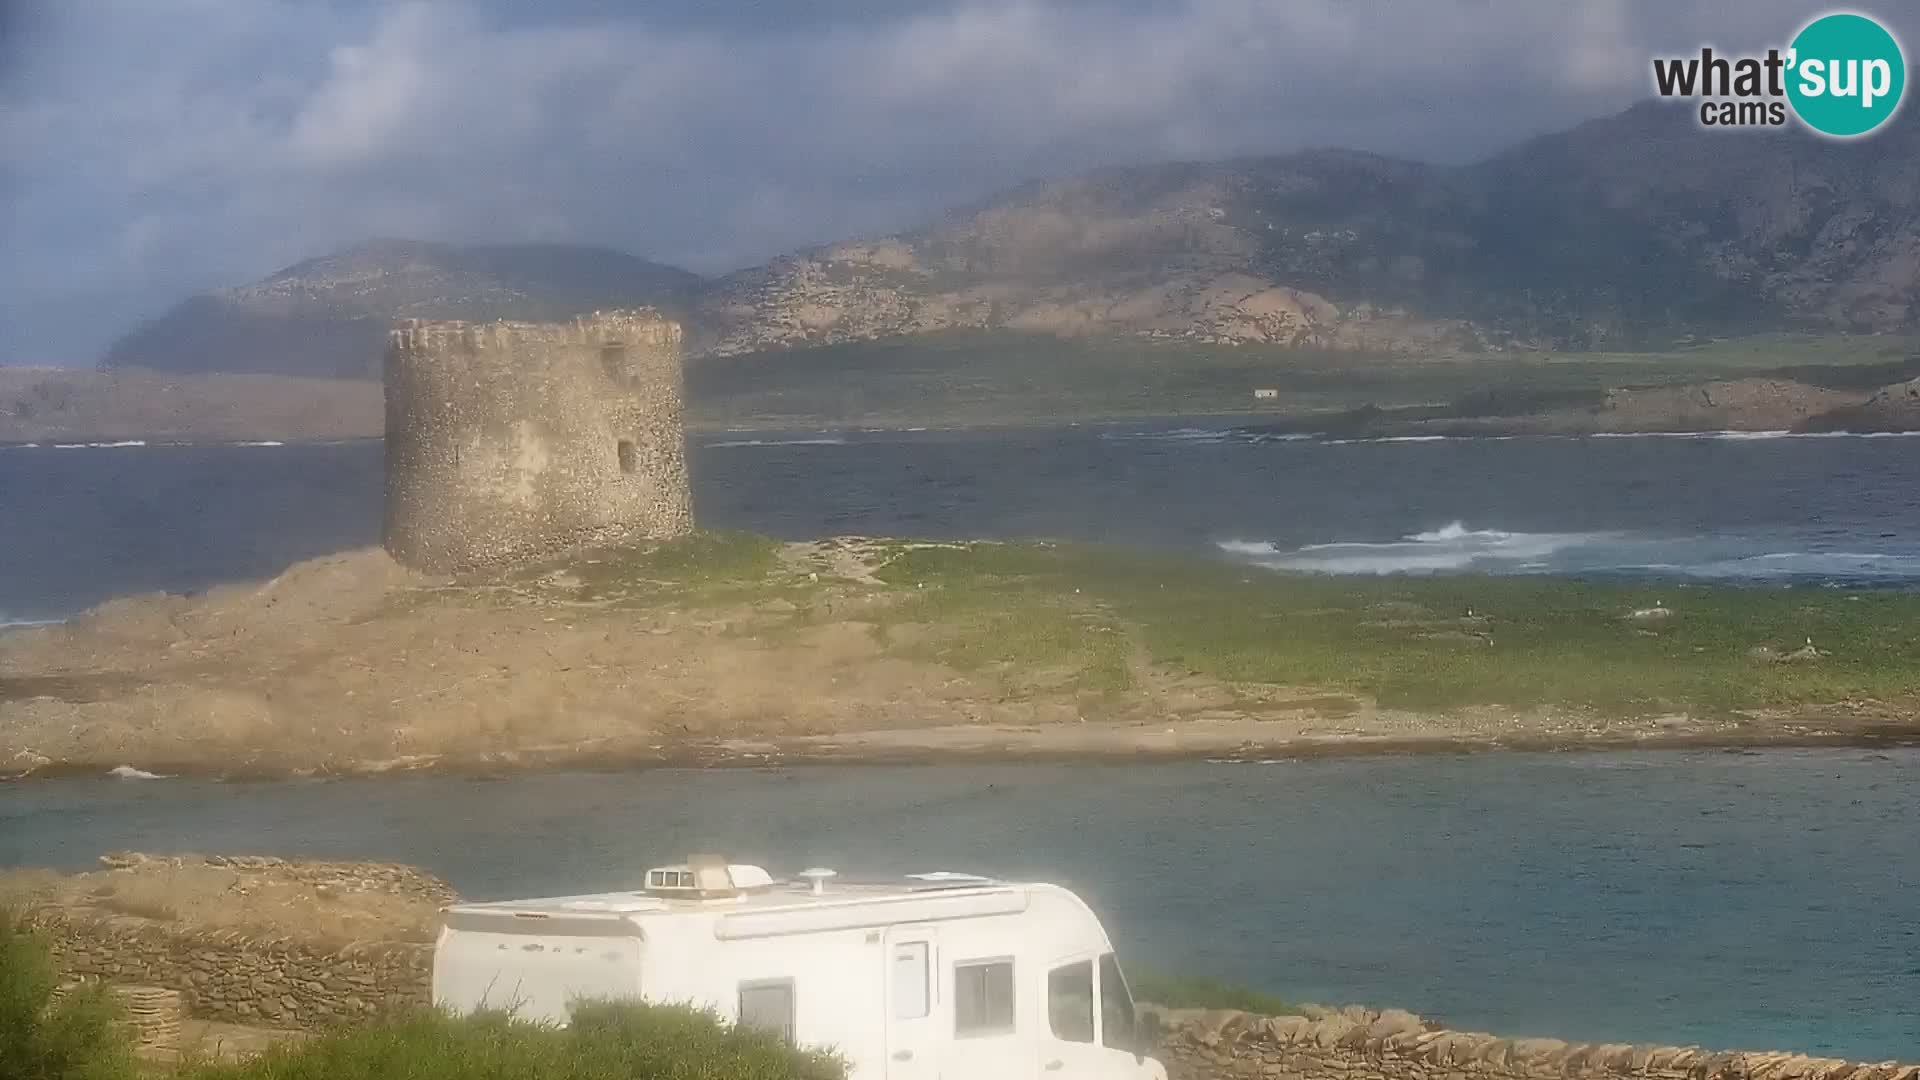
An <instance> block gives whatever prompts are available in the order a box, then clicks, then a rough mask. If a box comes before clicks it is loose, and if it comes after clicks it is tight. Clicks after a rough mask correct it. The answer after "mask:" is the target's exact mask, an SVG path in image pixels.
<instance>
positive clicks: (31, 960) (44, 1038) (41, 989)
mask: <svg viewBox="0 0 1920 1080" xmlns="http://www.w3.org/2000/svg"><path fill="white" fill-rule="evenodd" d="M54 985H55V977H54V969H53V959H52V956H51V955H50V954H49V953H48V951H47V945H46V943H45V942H44V941H42V940H40V937H39V935H37V934H34V933H31V932H30V931H28V930H27V929H26V928H25V927H23V926H21V925H20V924H19V922H18V920H17V919H16V918H15V917H14V916H13V915H11V914H10V913H7V912H5V911H0V1078H4V1080H122V1078H127V1077H132V1076H133V1075H134V1059H133V1046H132V1039H131V1038H130V1037H129V1035H128V1034H127V1032H126V1030H125V1029H124V1028H122V1027H121V1026H119V1025H118V1024H116V1023H115V1022H114V1021H115V1020H116V1019H117V1017H118V1010H117V1007H116V1006H115V1005H114V1002H113V1000H112V999H111V998H110V997H108V996H107V994H106V992H105V990H103V989H101V988H99V987H83V988H80V989H76V990H74V991H72V992H71V993H68V994H66V995H65V996H63V997H62V998H61V999H60V1001H59V1002H58V1003H54V1002H53V989H54Z"/></svg>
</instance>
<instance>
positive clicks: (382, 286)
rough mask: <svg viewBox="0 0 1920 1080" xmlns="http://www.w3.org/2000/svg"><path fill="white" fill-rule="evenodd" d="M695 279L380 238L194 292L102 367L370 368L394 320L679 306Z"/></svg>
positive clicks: (560, 254) (576, 256) (635, 261)
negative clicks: (230, 285)
mask: <svg viewBox="0 0 1920 1080" xmlns="http://www.w3.org/2000/svg"><path fill="white" fill-rule="evenodd" d="M699 282H700V278H699V277H698V276H696V275H694V274H691V273H689V272H687V271H685V270H680V269H677V268H675V267H671V266H663V265H661V264H659V263H652V262H648V261H647V260H645V259H640V258H635V257H634V256H632V255H626V254H623V253H621V252H617V251H608V250H605V249H601V248H591V247H578V246H570V245H562V244H513V245H499V246H456V245H451V244H427V243H418V242H413V241H404V240H383V241H376V242H374V243H370V244H365V245H362V246H360V247H356V248H351V249H349V250H347V251H343V252H340V253H338V254H334V255H327V256H323V257H321V258H317V259H309V260H307V261H306V262H303V263H299V264H297V265H294V266H290V267H287V268H286V269H285V270H282V271H280V272H279V273H277V274H274V275H273V276H272V277H269V278H267V279H265V280H263V281H258V282H255V283H253V284H251V285H243V286H241V287H239V288H234V289H221V290H219V291H217V292H212V293H207V294H204V295H201V296H196V297H194V298H192V299H190V300H187V301H186V302H184V303H182V304H180V305H179V306H177V307H175V308H174V309H173V310H172V311H169V312H167V313H166V314H164V315H162V316H160V317H159V318H157V319H154V320H152V321H151V322H148V323H146V324H144V325H142V326H140V327H138V328H136V329H135V330H134V331H133V332H132V333H130V334H128V335H127V336H126V337H124V338H122V339H120V341H118V342H117V343H115V344H114V346H113V348H112V349H111V350H110V351H109V352H108V353H107V356H106V358H105V360H104V364H105V366H107V367H141V368H154V369H158V370H163V371H174V372H203V371H245V372H263V373H269V374H285V375H318V376H326V377H336V378H337V377H365V376H374V375H378V373H379V365H380V357H381V352H382V349H383V342H384V337H385V333H386V327H387V324H388V322H389V321H391V320H392V319H395V318H401V317H421V318H505V319H545V318H559V317H562V316H566V315H571V314H574V313H577V312H581V311H590V310H592V309H594V308H603V307H620V306H627V305H639V304H652V305H654V306H657V307H662V308H666V309H669V310H674V311H678V310H680V309H681V308H682V307H683V305H684V301H685V299H686V297H687V296H688V295H689V294H690V293H691V291H692V290H693V289H694V288H695V287H696V286H697V285H698V284H699Z"/></svg>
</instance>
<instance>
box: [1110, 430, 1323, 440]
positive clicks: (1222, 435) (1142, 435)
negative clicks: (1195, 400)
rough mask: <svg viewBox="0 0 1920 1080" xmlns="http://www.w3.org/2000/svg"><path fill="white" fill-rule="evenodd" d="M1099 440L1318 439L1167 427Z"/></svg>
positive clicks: (1294, 434) (1112, 433)
mask: <svg viewBox="0 0 1920 1080" xmlns="http://www.w3.org/2000/svg"><path fill="white" fill-rule="evenodd" d="M1100 437H1101V438H1102V439H1105V440H1107V441H1109V442H1136V441H1138V442H1170V443H1224V442H1238V443H1269V442H1315V441H1317V440H1319V438H1320V436H1318V435H1311V434H1306V433H1303V432H1285V433H1276V432H1266V431H1246V430H1242V429H1240V428H1196V427H1184V428H1167V429H1162V430H1155V431H1105V432H1101V434H1100Z"/></svg>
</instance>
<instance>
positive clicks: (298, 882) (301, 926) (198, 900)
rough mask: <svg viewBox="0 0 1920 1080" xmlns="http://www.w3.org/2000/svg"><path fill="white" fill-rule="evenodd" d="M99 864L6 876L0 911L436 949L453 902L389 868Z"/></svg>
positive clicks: (220, 860) (265, 862)
mask: <svg viewBox="0 0 1920 1080" xmlns="http://www.w3.org/2000/svg"><path fill="white" fill-rule="evenodd" d="M100 861H101V863H102V864H103V865H102V868H101V869H99V870H94V871H91V872H88V873H81V874H60V873H55V872H53V871H50V870H37V869H15V870H0V905H4V906H7V907H13V908H27V907H36V906H42V905H45V906H52V907H59V908H63V909H66V910H68V911H71V912H76V913H80V914H87V913H92V914H95V915H102V916H119V915H132V916H137V917H139V918H143V919H152V920H156V921H159V922H166V923H180V924H182V925H188V926H192V927H194V928H196V929H200V930H233V931H238V932H242V933H248V934H256V935H260V936H265V937H296V938H299V939H301V940H303V941H311V942H319V943H346V942H354V941H413V942H431V941H432V940H433V939H434V935H435V934H436V933H437V932H438V930H439V926H440V907H441V905H442V904H445V903H450V902H452V901H453V900H454V899H455V896H454V893H453V890H452V889H450V888H448V887H447V885H446V884H445V883H444V882H441V881H440V880H439V879H437V878H435V877H433V876H431V875H429V874H427V873H425V872H424V871H421V870H417V869H415V868H413V867H410V866H400V865H398V864H392V863H354V862H319V861H313V862H297V861H291V860H285V859H278V858H273V857H268V856H220V855H213V856H205V855H167V856H152V855H143V854H140V853H137V852H122V853H116V854H111V855H106V856H102V857H101V860H100Z"/></svg>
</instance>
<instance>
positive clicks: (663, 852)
mask: <svg viewBox="0 0 1920 1080" xmlns="http://www.w3.org/2000/svg"><path fill="white" fill-rule="evenodd" d="M1916 823H1920V750H1911V749H1909V750H1890V751H1885V752H1877V751H1868V750H1819V751H1768V752H1764V753H1741V754H1731V753H1658V754H1612V753H1609V754H1484V755H1474V756H1439V757H1385V758H1362V759H1349V760H1330V761H1311V762H1291V763H1276V764H1271V765H1207V764H1200V763H1188V764H1162V765H1146V766H1138V765H1136V766H1113V765H1077V766H1068V765H1045V766H1038V765H1036V766H1001V767H984V766H953V767H947V766H928V767H914V768H837V767H836V768H805V769H793V770H782V771H705V772H703V771H680V770H661V771H648V772H622V773H571V774H539V775H526V776H518V777H513V778H511V779H507V780H496V781H480V780H468V779H455V778H448V777H407V778H387V779H379V780H354V781H332V782H303V783H271V784H214V783H211V782H202V781H183V780H163V781H55V782H36V783H20V784H14V785H10V786H6V787H0V863H35V864H50V865H58V866H67V867H84V866H87V865H89V864H91V863H92V861H93V860H94V858H95V857H96V856H97V855H98V854H99V853H101V852H103V851H106V850H110V849H114V848H139V849H145V850H163V851H164V850H205V851H223V852H240V851H254V852H271V853H279V854H290V855H298V854H306V855H327V856H342V857H348V856H350V857H371V858H390V859H399V860H405V861H408V862H415V863H419V864H422V865H424V866H427V867H429V868H431V869H433V870H435V871H437V872H439V873H440V874H442V875H444V876H445V877H447V878H448V879H450V880H451V881H452V882H453V883H454V884H455V885H456V886H457V887H458V888H459V889H460V890H461V891H462V892H463V893H466V894H468V895H470V896H475V897H489V898H490V897H502V896H508V895H513V894H522V895H525V894H535V893H551V892H563V891H573V890H585V889H602V888H617V887H630V886H632V885H633V884H634V883H635V882H637V881H638V880H639V875H640V872H641V870H642V869H643V868H644V867H646V866H648V865H650V864H653V863H659V862H663V861H667V860H672V859H677V858H678V857H679V856H681V855H683V854H685V853H687V852H689V851H692V850H705V849H715V850H721V851H724V852H726V853H727V854H728V855H730V856H732V857H735V858H740V859H747V860H752V861H760V862H764V863H766V864H767V865H768V866H769V867H770V868H772V869H775V870H776V871H789V872H790V871H792V870H796V869H799V868H800V867H802V866H805V865H810V864H816V863H824V864H826V865H830V866H835V867H838V868H840V869H841V870H842V871H843V872H848V873H861V872H866V873H882V872H893V871H905V870H924V869H966V870H975V871H981V872H987V873H993V874H1000V875H1005V876H1033V877H1040V878H1046V879H1052V880H1057V881H1060V882H1062V883H1065V884H1068V885H1071V886H1073V887H1074V888H1076V889H1079V890H1081V891H1082V892H1083V893H1084V894H1085V895H1086V896H1087V897H1088V898H1089V899H1090V900H1091V901H1092V902H1093V903H1094V904H1095V905H1096V907H1097V908H1098V909H1099V910H1100V911H1101V912H1102V913H1103V915H1104V917H1105V918H1106V921H1107V922H1108V925H1109V928H1110V930H1111V931H1112V932H1113V934H1114V936H1115V938H1116V939H1117V940H1118V942H1119V944H1120V947H1121V949H1122V954H1123V956H1125V957H1127V958H1128V960H1129V963H1130V964H1131V965H1132V966H1133V967H1134V968H1136V969H1146V968H1153V969H1159V970H1166V971H1181V972H1189V971H1191V972H1199V973H1203V974H1208V975H1214V976H1218V977H1222V978H1226V979H1231V980H1236V981H1242V982H1247V983H1252V984H1255V985H1258V986H1261V987H1263V988H1266V989H1269V990H1272V991H1275V992H1278V993H1281V994H1285V995H1288V996H1291V997H1295V998H1299V999H1309V1000H1321V1001H1336V1002H1345V1001H1365V1002H1369V1003H1376V1004H1381V1005H1399V1006H1404V1007H1407V1008H1411V1009H1414V1010H1416V1011H1420V1012H1424V1013H1426V1014H1429V1015H1432V1016H1436V1017H1439V1018H1441V1019H1444V1020H1446V1021H1448V1022H1449V1023H1452V1024H1454V1025H1457V1026H1464V1027H1471V1028H1478V1029H1483V1030H1492V1031H1497V1032H1500V1033H1503V1034H1510V1035H1530V1034H1538V1035H1558V1036H1562V1037H1567V1038H1573V1039H1584V1040H1608V1041H1616V1040H1617V1041H1642V1042H1645V1041H1659V1042H1675V1043H1699V1044H1703V1045H1707V1046H1712V1047H1740V1048H1772V1047H1781V1048H1791V1049H1799V1050H1805V1051H1809V1052H1817V1053H1828V1054H1838V1055H1845V1056H1851V1057H1857V1058H1866V1059H1872V1060H1879V1059H1884V1058H1896V1059H1903V1060H1908V1061H1920V837H1917V836H1916V834H1915V826H1916Z"/></svg>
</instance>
